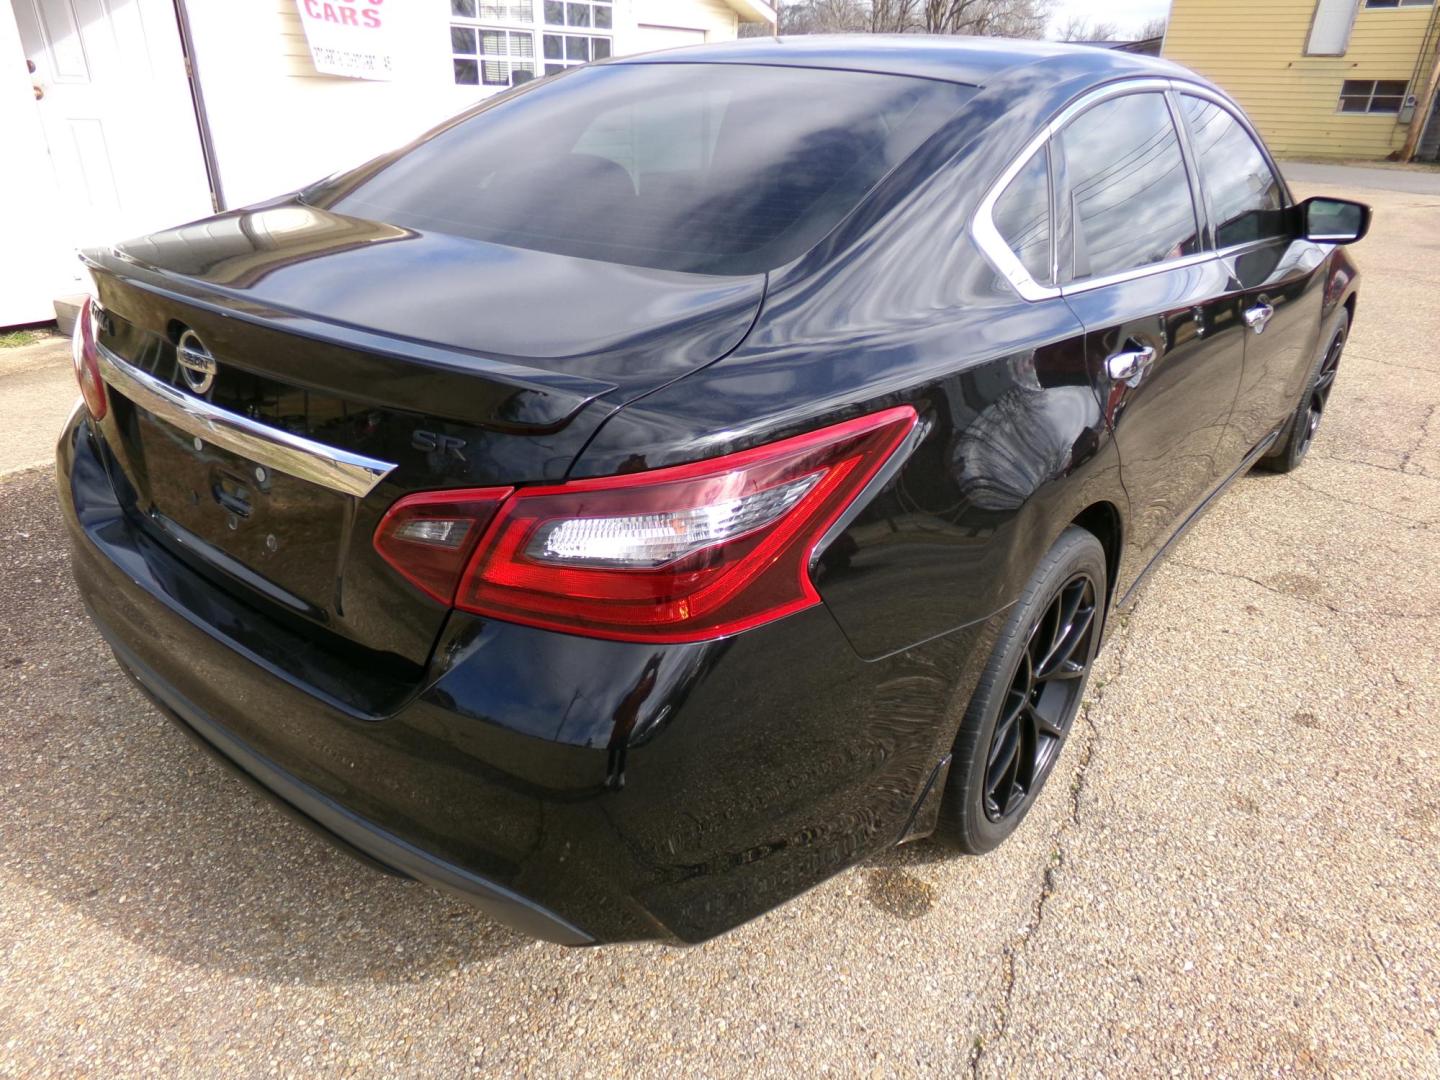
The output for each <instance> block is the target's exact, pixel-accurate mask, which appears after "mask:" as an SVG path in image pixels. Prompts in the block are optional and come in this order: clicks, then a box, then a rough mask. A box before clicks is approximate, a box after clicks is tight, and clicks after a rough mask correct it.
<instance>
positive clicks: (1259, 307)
mask: <svg viewBox="0 0 1440 1080" xmlns="http://www.w3.org/2000/svg"><path fill="white" fill-rule="evenodd" d="M1274 314H1275V309H1274V308H1273V307H1271V306H1270V305H1269V304H1267V303H1265V301H1263V300H1262V301H1260V303H1258V304H1256V305H1255V306H1254V307H1252V308H1246V309H1245V325H1246V326H1248V327H1249V328H1250V329H1251V330H1254V331H1255V333H1257V334H1262V333H1264V332H1265V324H1266V323H1268V322H1269V321H1270V316H1271V315H1274Z"/></svg>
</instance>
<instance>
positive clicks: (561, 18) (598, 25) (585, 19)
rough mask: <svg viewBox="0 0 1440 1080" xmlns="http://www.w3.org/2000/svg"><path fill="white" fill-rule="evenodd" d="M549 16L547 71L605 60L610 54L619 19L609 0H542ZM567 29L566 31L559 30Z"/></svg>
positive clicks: (546, 28) (561, 69)
mask: <svg viewBox="0 0 1440 1080" xmlns="http://www.w3.org/2000/svg"><path fill="white" fill-rule="evenodd" d="M541 6H542V7H543V8H544V17H545V33H544V53H545V74H546V75H554V74H555V73H556V72H559V71H564V70H565V69H566V68H567V67H574V66H575V65H576V64H586V63H589V62H590V61H591V60H604V59H605V58H606V57H607V56H609V55H610V45H611V39H610V37H609V35H608V33H603V34H596V33H595V32H594V31H596V30H601V31H609V30H610V29H611V28H612V27H613V26H614V23H615V10H614V5H613V4H611V3H609V0H606V2H604V3H601V2H600V0H579V2H577V0H542V5H541ZM560 29H564V30H565V33H557V32H556V31H557V30H560Z"/></svg>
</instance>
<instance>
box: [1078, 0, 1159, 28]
mask: <svg viewBox="0 0 1440 1080" xmlns="http://www.w3.org/2000/svg"><path fill="white" fill-rule="evenodd" d="M1169 11H1170V0H1056V3H1055V11H1054V14H1053V15H1052V16H1051V19H1050V26H1051V27H1052V28H1054V27H1058V26H1059V25H1060V24H1061V23H1064V22H1066V21H1067V20H1068V19H1069V18H1070V17H1071V16H1072V15H1078V16H1084V17H1085V18H1087V19H1089V20H1090V21H1091V22H1092V23H1100V22H1110V23H1114V24H1115V25H1116V27H1117V28H1118V29H1119V30H1120V33H1121V35H1122V36H1124V35H1127V34H1130V33H1132V32H1134V31H1136V30H1138V29H1139V28H1140V26H1141V24H1143V23H1145V22H1148V21H1149V20H1150V19H1157V18H1161V17H1163V16H1165V15H1167V14H1168V13H1169Z"/></svg>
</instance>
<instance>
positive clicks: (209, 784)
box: [0, 484, 530, 984]
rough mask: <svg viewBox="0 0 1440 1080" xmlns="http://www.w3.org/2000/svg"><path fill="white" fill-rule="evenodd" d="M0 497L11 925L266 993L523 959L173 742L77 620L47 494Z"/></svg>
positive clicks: (508, 935) (0, 744) (0, 775)
mask: <svg viewBox="0 0 1440 1080" xmlns="http://www.w3.org/2000/svg"><path fill="white" fill-rule="evenodd" d="M6 486H7V488H9V490H7V491H6V492H5V496H6V500H7V505H6V515H5V517H6V521H5V522H4V525H5V528H4V532H6V533H7V534H8V533H10V532H11V531H12V530H13V531H14V532H15V534H16V535H17V536H22V535H23V537H24V543H23V547H22V549H21V552H20V557H18V558H16V559H15V560H14V561H12V562H10V563H9V564H8V565H6V566H3V567H0V699H4V700H6V701H7V702H8V703H9V708H8V709H7V710H6V711H7V713H8V715H7V716H6V718H5V722H4V724H3V725H0V792H3V799H0V896H3V897H4V899H3V903H5V904H6V905H7V906H9V905H15V908H14V909H12V916H13V914H14V913H15V912H16V911H24V910H25V905H29V907H30V908H31V909H32V910H33V912H34V914H33V916H32V917H33V918H35V919H36V921H37V923H39V924H42V925H43V922H44V921H45V920H46V918H47V915H46V913H45V908H46V906H47V905H50V904H59V905H63V906H65V907H70V908H77V909H79V910H80V912H81V913H82V914H83V915H84V917H86V918H88V919H90V920H92V921H93V922H94V923H96V924H98V926H99V927H100V928H101V929H103V931H104V932H105V933H108V934H115V935H118V936H121V937H123V938H126V939H128V940H129V941H131V942H133V943H134V944H135V945H137V946H139V947H141V948H143V949H146V950H151V951H155V952H160V953H164V954H167V955H169V956H171V957H173V958H174V959H177V960H179V961H181V962H184V963H189V964H199V965H204V966H207V967H213V968H220V969H225V970H227V971H230V972H233V973H235V974H237V975H249V976H255V977H259V978H262V979H264V980H266V981H271V982H302V983H317V984H320V983H325V984H331V983H345V982H353V981H384V982H415V981H421V980H425V979H428V978H433V977H437V976H438V975H440V974H442V973H448V972H450V971H453V970H454V969H455V968H456V967H458V966H459V965H461V964H468V963H473V962H476V961H479V960H484V959H487V958H493V957H496V956H499V955H501V954H503V953H505V952H507V951H509V950H511V949H514V948H516V947H518V946H524V945H528V944H530V939H528V938H526V937H524V936H522V935H519V934H516V933H513V932H511V931H510V930H508V929H506V928H504V927H502V926H500V925H499V924H497V923H495V922H493V921H492V920H490V919H488V918H487V917H486V916H484V915H483V914H481V913H479V912H478V911H476V910H474V909H473V908H470V907H468V906H466V905H463V904H460V903H458V902H456V901H453V900H450V899H449V898H447V897H444V896H442V895H440V894H439V893H436V892H434V891H433V890H431V889H429V888H426V887H424V886H419V885H416V884H414V883H412V882H406V881H403V880H400V879H396V878H392V877H389V876H387V875H384V874H381V873H379V872H378V871H376V870H374V869H372V868H370V867H368V866H364V865H361V864H360V863H358V862H356V861H355V860H354V859H352V858H350V857H349V856H348V855H345V854H343V853H341V852H338V851H336V850H334V849H333V848H331V847H330V846H329V845H328V844H326V843H324V842H323V841H322V840H320V839H318V838H317V837H315V836H313V835H312V834H311V833H310V832H309V831H308V830H307V829H305V828H303V827H302V826H300V825H299V824H297V823H295V822H294V821H292V820H290V819H289V818H288V817H286V816H285V815H284V814H283V813H282V812H281V811H279V810H278V809H276V808H275V807H273V806H272V805H270V804H269V803H268V802H267V801H266V800H264V799H263V798H262V797H261V796H259V795H257V794H256V793H254V792H252V791H251V790H250V788H249V787H248V786H247V785H246V784H244V783H243V782H242V781H241V780H239V779H238V778H236V777H234V776H232V775H231V774H230V773H229V772H228V771H227V770H225V769H224V768H223V767H222V766H221V765H219V764H218V763H216V762H215V761H213V760H212V759H211V758H210V757H209V756H208V755H206V754H205V753H203V752H202V751H201V750H200V749H199V748H198V747H196V746H194V745H193V744H192V743H191V742H190V740H189V739H188V738H187V737H186V736H185V735H184V734H183V733H181V732H180V731H178V730H177V729H175V728H173V727H172V726H171V725H170V723H169V721H167V720H165V719H164V718H163V717H162V716H161V715H160V714H159V713H158V712H157V711H156V710H155V709H154V708H153V707H152V706H151V705H150V704H149V702H147V701H146V700H145V699H144V698H143V696H142V695H141V694H140V693H139V692H138V691H137V690H135V689H134V688H133V687H132V686H131V685H130V684H129V682H128V680H126V678H125V677H124V675H122V674H121V672H120V671H119V669H118V667H117V666H116V664H115V662H114V660H113V658H112V657H111V655H110V653H109V650H108V649H107V648H106V647H105V645H104V644H103V642H102V641H101V640H100V638H99V636H98V635H97V634H96V633H95V631H94V630H93V628H92V627H91V626H90V624H89V621H88V620H87V619H86V618H85V615H84V613H83V611H82V609H81V606H80V603H79V600H78V597H77V596H76V593H75V590H74V588H73V586H72V585H71V583H70V576H69V567H68V562H67V559H66V554H65V546H64V543H63V541H62V540H61V537H60V536H59V535H58V533H59V529H58V526H57V521H58V514H57V512H56V508H55V505H54V498H53V495H51V493H50V489H49V487H48V485H43V486H42V485H31V484H25V485H20V484H16V485H14V486H11V485H10V484H7V485H6ZM39 597H45V598H48V599H46V601H45V602H43V603H37V602H36V598H39ZM41 658H44V659H41ZM27 891H28V892H38V893H40V894H43V895H42V896H33V895H32V896H28V897H27V896H26V893H27Z"/></svg>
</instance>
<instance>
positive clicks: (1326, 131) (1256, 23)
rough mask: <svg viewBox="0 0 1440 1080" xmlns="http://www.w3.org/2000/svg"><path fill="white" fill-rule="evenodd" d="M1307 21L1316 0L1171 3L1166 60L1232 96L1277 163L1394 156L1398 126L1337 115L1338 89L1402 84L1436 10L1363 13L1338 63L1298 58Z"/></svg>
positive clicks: (1400, 135)
mask: <svg viewBox="0 0 1440 1080" xmlns="http://www.w3.org/2000/svg"><path fill="white" fill-rule="evenodd" d="M1361 2H1362V3H1363V0H1361ZM1314 12H1315V2H1314V0H1272V2H1271V3H1268V4H1261V3H1255V2H1254V0H1174V2H1173V5H1172V7H1171V10H1170V25H1169V27H1168V28H1167V29H1166V33H1165V47H1164V55H1165V57H1166V58H1167V59H1169V60H1174V61H1175V62H1176V63H1179V64H1184V65H1185V66H1186V67H1188V68H1191V69H1193V70H1194V71H1197V72H1199V73H1200V74H1201V75H1204V76H1205V77H1206V78H1208V79H1210V80H1211V81H1213V82H1215V83H1216V84H1218V85H1219V86H1221V87H1223V88H1224V89H1225V90H1226V91H1227V92H1228V93H1230V94H1231V95H1233V96H1234V98H1235V100H1236V101H1238V102H1240V104H1241V105H1242V106H1244V108H1245V111H1246V112H1248V113H1249V114H1250V119H1251V120H1253V121H1254V122H1255V126H1256V127H1258V128H1259V129H1260V132H1261V134H1262V135H1264V137H1265V141H1266V142H1267V143H1269V145H1270V149H1271V151H1272V152H1274V153H1275V155H1276V156H1277V157H1285V156H1292V157H1340V158H1375V159H1378V158H1383V157H1385V156H1386V155H1388V154H1389V153H1391V152H1392V151H1395V150H1398V149H1400V147H1401V146H1402V144H1403V143H1404V142H1405V132H1406V126H1405V125H1404V124H1399V123H1396V118H1395V116H1394V115H1393V114H1389V115H1383V114H1382V115H1372V114H1366V113H1359V114H1356V113H1350V114H1343V113H1341V112H1339V103H1340V84H1341V83H1342V82H1343V81H1345V80H1346V79H1404V80H1409V79H1410V77H1411V76H1412V75H1413V74H1414V71H1415V61H1416V59H1417V58H1418V56H1419V53H1420V46H1421V42H1422V41H1423V39H1424V37H1425V30H1426V27H1427V26H1428V25H1429V22H1430V19H1431V16H1432V15H1433V14H1434V8H1432V7H1407V8H1399V9H1367V8H1364V7H1361V8H1360V9H1359V11H1358V12H1357V13H1356V15H1355V23H1354V26H1353V27H1352V28H1351V30H1350V41H1349V44H1348V45H1347V46H1346V51H1345V55H1344V56H1306V55H1305V42H1306V39H1307V38H1308V37H1309V34H1310V21H1311V17H1312V16H1313V14H1314ZM1241 29H1243V35H1242V34H1240V33H1238V32H1237V31H1239V30H1241ZM1412 92H1413V88H1412Z"/></svg>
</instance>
